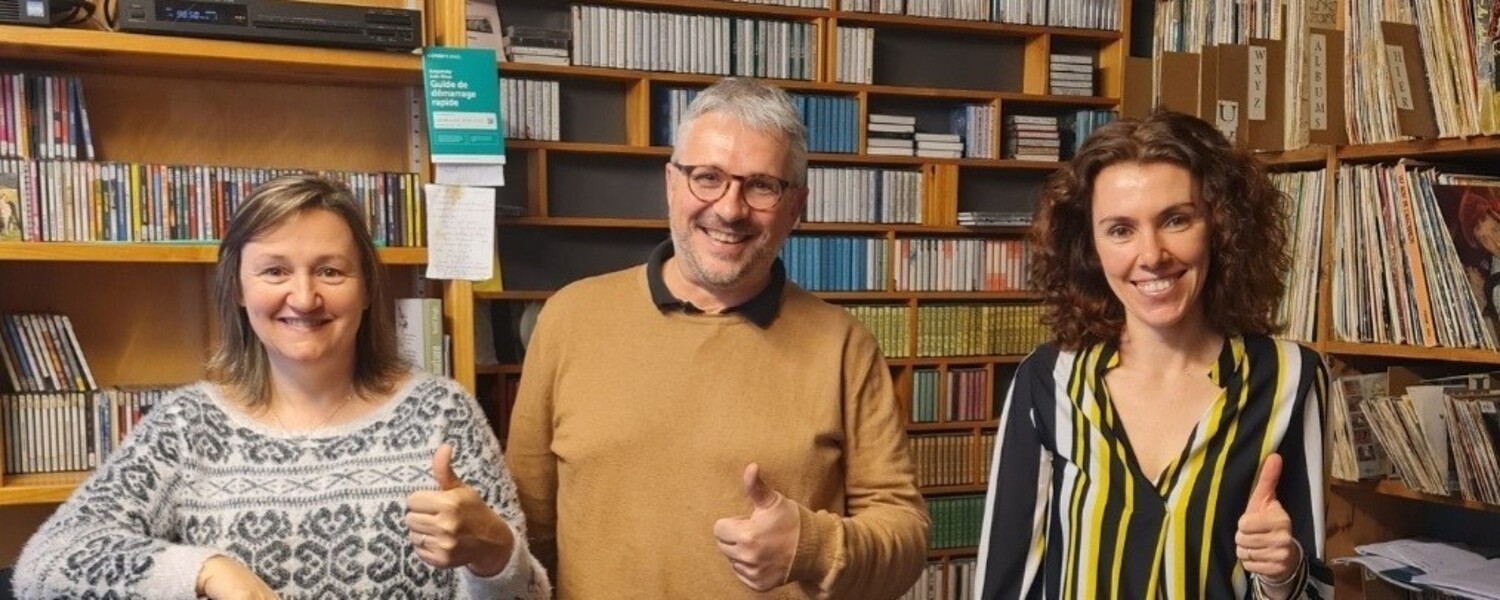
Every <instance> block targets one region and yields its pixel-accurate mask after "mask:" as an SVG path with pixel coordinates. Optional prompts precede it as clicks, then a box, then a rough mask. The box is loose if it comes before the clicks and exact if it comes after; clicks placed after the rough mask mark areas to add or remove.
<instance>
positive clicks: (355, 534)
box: [15, 176, 550, 599]
mask: <svg viewBox="0 0 1500 600" xmlns="http://www.w3.org/2000/svg"><path fill="white" fill-rule="evenodd" d="M214 292H215V304H216V308H217V314H218V319H219V323H218V325H219V330H220V332H221V335H220V337H221V340H220V344H219V346H218V348H217V350H216V351H215V353H214V355H213V357H212V358H211V360H210V364H209V372H210V378H209V381H206V382H202V383H199V384H196V385H192V386H188V387H184V388H181V389H178V390H175V391H174V392H173V393H172V394H171V395H170V398H169V399H168V400H167V401H166V402H163V403H161V404H159V405H158V406H157V407H156V408H155V410H153V411H152V412H151V413H150V414H149V415H148V416H147V417H146V418H145V419H143V420H142V422H141V424H140V425H139V427H138V428H137V429H136V430H135V431H134V432H133V433H132V434H131V436H130V438H129V439H128V440H127V441H126V443H125V444H124V445H123V446H122V447H121V448H120V449H119V450H118V451H116V452H115V453H114V454H112V455H111V456H110V457H109V460H108V461H107V462H106V464H105V465H104V466H103V467H101V468H100V469H99V470H98V471H97V472H96V473H94V475H93V476H92V477H90V478H89V480H88V481H87V482H85V483H84V485H83V486H82V487H81V488H80V489H79V490H78V491H77V492H76V493H75V494H74V495H73V497H72V498H70V499H69V500H68V501H67V502H66V503H65V504H63V506H62V507H61V508H60V509H59V510H58V511H57V513H56V514H54V515H53V516H52V518H51V519H49V520H48V521H47V523H46V524H44V525H43V526H42V529H41V530H40V531H39V532H37V534H36V535H35V536H34V537H33V538H32V539H31V541H29V542H28V543H27V545H26V547H25V549H24V550H23V551H22V554H21V558H20V561H19V563H18V564H17V567H16V578H15V584H16V591H17V592H18V594H19V595H20V596H21V597H23V598H57V597H67V598H86V597H131V598H151V599H157V598H163V599H165V598H195V597H201V596H206V597H209V598H218V599H223V598H276V597H284V598H298V597H301V598H373V597H381V598H445V599H446V598H543V597H546V596H547V595H548V594H549V593H550V588H549V585H548V583H547V577H546V573H545V572H544V571H543V569H542V567H541V566H540V565H539V564H538V563H537V562H536V559H535V558H533V557H532V556H531V554H530V552H529V551H528V550H527V548H526V542H525V540H526V535H525V525H524V520H523V517H522V515H521V511H520V508H519V505H518V504H517V502H516V498H515V486H514V484H513V483H512V482H511V478H510V475H509V474H508V473H507V472H506V471H505V466H504V463H503V462H502V461H501V457H500V448H499V444H498V443H496V441H495V437H494V435H493V434H492V433H491V431H490V429H489V427H488V425H487V423H486V421H485V418H484V416H483V413H482V412H481V411H480V409H479V407H478V404H477V403H476V402H475V400H474V398H473V397H471V396H470V395H468V394H467V393H465V392H464V391H462V390H461V389H460V388H459V387H458V386H457V385H456V384H454V383H453V382H452V381H449V380H446V379H440V378H437V377H433V376H431V375H428V374H425V373H421V372H417V371H413V370H410V369H409V368H408V366H407V365H404V364H402V362H401V360H400V359H399V358H398V357H397V354H396V339H395V322H394V314H393V310H392V306H391V302H390V300H389V298H388V297H387V291H386V284H385V281H384V276H383V271H382V267H381V265H380V264H379V262H378V259H377V257H376V255H375V248H374V244H373V242H372V240H371V238H370V234H369V232H368V230H367V229H366V227H365V225H364V219H363V217H362V216H361V214H360V210H359V208H358V205H357V204H356V203H355V201H354V199H353V197H352V196H351V194H350V193H349V191H348V189H347V188H345V187H344V186H342V185H340V184H337V183H332V182H329V181H326V180H323V179H319V178H316V177H311V176H288V177H282V178H279V179H276V180H273V181H271V182H269V183H267V184H265V185H263V186H261V187H260V188H259V189H257V190H256V191H255V193H254V194H252V195H251V197H250V198H249V199H248V200H247V201H246V202H245V205H244V206H243V208H242V209H241V210H240V211H239V212H238V214H236V215H235V217H234V220H233V221H232V222H231V223H230V225H229V228H228V231H227V232H226V233H225V236H224V241H223V243H222V244H221V245H220V247H219V262H218V267H217V270H216V272H215V280H214Z"/></svg>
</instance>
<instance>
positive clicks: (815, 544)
mask: <svg viewBox="0 0 1500 600" xmlns="http://www.w3.org/2000/svg"><path fill="white" fill-rule="evenodd" d="M797 516H798V518H799V519H800V523H799V526H798V532H797V554H796V555H795V556H793V557H792V568H791V570H790V571H788V572H787V581H788V582H791V581H802V582H807V583H811V584H815V585H816V584H820V583H821V582H822V581H823V580H824V579H825V578H827V576H828V573H829V572H830V571H832V570H833V567H834V565H835V564H836V561H837V558H838V549H837V548H835V547H833V544H835V543H836V541H837V539H838V528H839V521H840V518H839V517H838V516H836V515H831V514H828V513H817V512H813V511H811V510H808V508H807V507H806V506H802V505H801V504H797Z"/></svg>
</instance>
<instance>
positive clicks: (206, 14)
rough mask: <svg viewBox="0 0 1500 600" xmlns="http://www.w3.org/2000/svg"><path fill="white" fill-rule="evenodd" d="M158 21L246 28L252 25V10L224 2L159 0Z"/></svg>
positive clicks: (157, 8) (157, 7) (157, 6)
mask: <svg viewBox="0 0 1500 600" xmlns="http://www.w3.org/2000/svg"><path fill="white" fill-rule="evenodd" d="M156 20H158V21H175V22H178V23H199V24H204V25H234V26H236V27H244V26H246V25H249V24H250V9H249V8H248V7H246V6H244V5H242V4H225V3H223V2H198V1H196V0H189V1H186V2H183V1H181V0H159V2H158V3H157V4H156Z"/></svg>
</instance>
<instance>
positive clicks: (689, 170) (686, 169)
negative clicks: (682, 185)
mask: <svg viewBox="0 0 1500 600" xmlns="http://www.w3.org/2000/svg"><path fill="white" fill-rule="evenodd" d="M667 164H669V165H672V166H674V167H677V170H678V171H680V172H681V173H682V176H683V177H686V178H688V193H690V194H692V195H693V197H694V198H697V199H698V201H700V202H707V203H710V204H711V203H714V202H718V201H719V200H722V199H724V195H725V194H728V193H729V186H728V185H725V186H724V189H723V191H721V192H719V196H718V197H717V198H704V197H703V196H700V195H698V192H696V191H694V190H693V183H692V180H693V171H696V170H698V169H701V168H709V169H714V170H716V171H718V172H720V173H724V176H725V177H728V178H730V179H732V180H734V181H738V182H740V189H741V190H744V189H745V182H746V181H747V180H749V179H750V178H752V177H765V178H768V179H772V180H775V181H776V182H777V183H779V184H781V193H780V194H777V196H776V201H775V202H772V203H771V205H770V206H765V207H761V206H756V205H754V204H751V203H750V196H749V195H748V194H745V193H744V192H743V191H742V192H741V193H740V196H741V197H742V198H744V200H745V206H749V207H750V208H751V209H752V210H762V211H768V210H775V208H776V207H777V206H779V205H780V204H781V199H782V198H785V197H786V193H787V191H789V190H792V189H796V188H798V187H801V186H799V185H797V184H795V183H792V182H790V181H787V180H785V179H782V178H780V177H776V176H774V175H766V174H763V173H761V174H755V175H735V174H732V173H725V172H724V169H720V168H718V167H715V166H713V165H685V164H682V163H680V162H677V161H675V160H672V161H667Z"/></svg>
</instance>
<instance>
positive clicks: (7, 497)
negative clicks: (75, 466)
mask: <svg viewBox="0 0 1500 600" xmlns="http://www.w3.org/2000/svg"><path fill="white" fill-rule="evenodd" d="M90 474H91V472H90V471H74V472H68V473H32V474H26V475H6V476H5V485H0V505H3V506H15V505H21V504H59V503H61V502H62V501H64V500H67V499H68V496H71V495H72V494H73V490H74V489H75V488H77V487H78V486H79V484H82V483H83V480H84V479H87V478H88V476H89V475H90Z"/></svg>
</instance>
